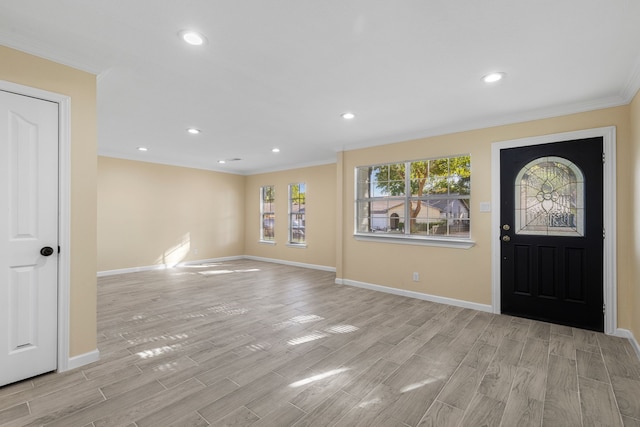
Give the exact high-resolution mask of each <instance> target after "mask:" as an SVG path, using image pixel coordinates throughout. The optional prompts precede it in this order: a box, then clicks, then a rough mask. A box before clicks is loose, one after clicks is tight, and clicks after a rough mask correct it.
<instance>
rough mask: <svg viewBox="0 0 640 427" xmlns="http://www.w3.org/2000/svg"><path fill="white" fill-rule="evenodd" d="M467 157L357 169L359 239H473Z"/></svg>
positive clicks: (357, 226)
mask: <svg viewBox="0 0 640 427" xmlns="http://www.w3.org/2000/svg"><path fill="white" fill-rule="evenodd" d="M470 184H471V158H470V156H468V155H464V156H455V157H443V158H436V159H424V160H417V161H408V162H402V163H388V164H380V165H372V166H361V167H358V168H356V186H357V188H356V214H355V215H356V230H355V232H356V234H372V235H373V234H376V235H394V236H397V237H425V238H428V236H437V237H445V238H454V237H455V238H469V237H470V221H471V219H470V216H469V211H470V205H469V201H470V198H471V185H470Z"/></svg>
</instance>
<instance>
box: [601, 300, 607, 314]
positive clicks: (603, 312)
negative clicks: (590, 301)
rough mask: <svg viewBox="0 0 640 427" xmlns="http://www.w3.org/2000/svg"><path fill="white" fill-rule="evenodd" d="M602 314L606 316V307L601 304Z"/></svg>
mask: <svg viewBox="0 0 640 427" xmlns="http://www.w3.org/2000/svg"><path fill="white" fill-rule="evenodd" d="M602 314H607V306H606V305H605V304H604V303H602Z"/></svg>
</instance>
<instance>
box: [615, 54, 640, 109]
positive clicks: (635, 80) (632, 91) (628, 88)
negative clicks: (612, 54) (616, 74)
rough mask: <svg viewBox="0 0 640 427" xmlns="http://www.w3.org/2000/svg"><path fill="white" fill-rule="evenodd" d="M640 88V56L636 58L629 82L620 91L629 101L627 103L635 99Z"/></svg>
mask: <svg viewBox="0 0 640 427" xmlns="http://www.w3.org/2000/svg"><path fill="white" fill-rule="evenodd" d="M638 90H640V56H638V58H637V59H636V62H635V64H634V65H633V68H632V69H631V72H630V73H629V77H628V78H627V82H626V83H625V85H624V87H623V88H622V90H621V91H620V96H621V97H622V98H623V99H625V100H626V101H627V104H628V103H630V102H631V101H633V98H634V97H635V96H636V94H637V93H638Z"/></svg>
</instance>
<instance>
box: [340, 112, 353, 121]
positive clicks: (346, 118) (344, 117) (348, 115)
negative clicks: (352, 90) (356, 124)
mask: <svg viewBox="0 0 640 427" xmlns="http://www.w3.org/2000/svg"><path fill="white" fill-rule="evenodd" d="M355 116H356V115H355V114H353V113H342V114H341V115H340V117H342V118H343V119H345V120H351V119H353V118H354V117H355Z"/></svg>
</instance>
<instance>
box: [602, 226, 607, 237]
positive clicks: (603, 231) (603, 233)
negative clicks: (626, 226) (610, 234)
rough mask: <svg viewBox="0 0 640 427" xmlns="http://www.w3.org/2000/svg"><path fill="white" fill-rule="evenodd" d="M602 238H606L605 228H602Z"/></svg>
mask: <svg viewBox="0 0 640 427" xmlns="http://www.w3.org/2000/svg"><path fill="white" fill-rule="evenodd" d="M602 238H603V239H606V238H607V233H606V230H605V229H604V228H603V229H602Z"/></svg>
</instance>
